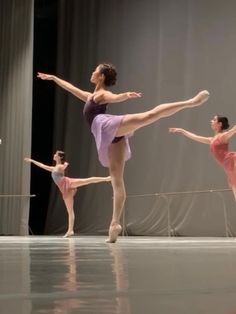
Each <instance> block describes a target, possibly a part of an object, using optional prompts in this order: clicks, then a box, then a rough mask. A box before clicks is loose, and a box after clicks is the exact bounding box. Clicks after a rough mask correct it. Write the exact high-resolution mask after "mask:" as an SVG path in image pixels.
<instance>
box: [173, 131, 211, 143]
mask: <svg viewBox="0 0 236 314" xmlns="http://www.w3.org/2000/svg"><path fill="white" fill-rule="evenodd" d="M169 132H170V133H181V134H183V135H185V136H186V137H188V138H190V139H191V140H193V141H196V142H200V143H203V144H210V143H211V137H204V136H199V135H197V134H194V133H191V132H189V131H186V130H184V129H180V128H169Z"/></svg>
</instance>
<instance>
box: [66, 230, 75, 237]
mask: <svg viewBox="0 0 236 314" xmlns="http://www.w3.org/2000/svg"><path fill="white" fill-rule="evenodd" d="M73 235H74V231H67V233H66V234H65V235H64V236H63V238H69V237H72V236H73Z"/></svg>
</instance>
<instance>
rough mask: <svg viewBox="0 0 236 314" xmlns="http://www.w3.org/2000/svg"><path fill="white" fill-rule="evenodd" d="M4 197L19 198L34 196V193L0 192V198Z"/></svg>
mask: <svg viewBox="0 0 236 314" xmlns="http://www.w3.org/2000/svg"><path fill="white" fill-rule="evenodd" d="M5 197H13V198H14V197H17V198H18V197H19V198H23V197H29V198H30V197H36V194H30V195H28V194H0V198H5Z"/></svg>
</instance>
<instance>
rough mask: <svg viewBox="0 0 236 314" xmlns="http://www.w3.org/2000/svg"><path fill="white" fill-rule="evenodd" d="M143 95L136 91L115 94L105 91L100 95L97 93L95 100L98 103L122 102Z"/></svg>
mask: <svg viewBox="0 0 236 314" xmlns="http://www.w3.org/2000/svg"><path fill="white" fill-rule="evenodd" d="M141 96H142V94H141V93H136V92H126V93H121V94H113V93H111V92H109V91H104V92H103V93H99V94H98V95H95V96H94V101H95V102H96V103H98V104H107V103H116V102H122V101H125V100H128V99H131V98H139V97H141Z"/></svg>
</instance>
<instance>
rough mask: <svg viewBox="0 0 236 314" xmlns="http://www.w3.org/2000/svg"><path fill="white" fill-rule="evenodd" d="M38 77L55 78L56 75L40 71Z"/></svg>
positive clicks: (43, 78) (44, 78)
mask: <svg viewBox="0 0 236 314" xmlns="http://www.w3.org/2000/svg"><path fill="white" fill-rule="evenodd" d="M37 77H38V78H41V79H42V80H53V79H54V78H55V76H54V75H51V74H46V73H40V72H38V74H37Z"/></svg>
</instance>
